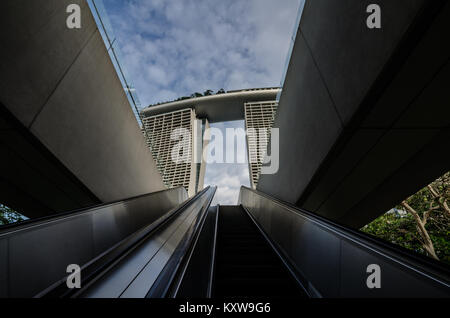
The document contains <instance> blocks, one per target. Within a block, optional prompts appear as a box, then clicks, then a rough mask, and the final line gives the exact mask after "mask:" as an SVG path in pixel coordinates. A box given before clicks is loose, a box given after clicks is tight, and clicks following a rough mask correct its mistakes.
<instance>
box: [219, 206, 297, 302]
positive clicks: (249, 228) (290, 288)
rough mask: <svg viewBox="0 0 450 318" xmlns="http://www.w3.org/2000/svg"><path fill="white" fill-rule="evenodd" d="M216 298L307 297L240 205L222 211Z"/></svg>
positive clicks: (227, 207)
mask: <svg viewBox="0 0 450 318" xmlns="http://www.w3.org/2000/svg"><path fill="white" fill-rule="evenodd" d="M217 233H218V236H217V248H216V253H217V254H216V271H215V288H214V296H215V297H236V296H237V297H266V296H267V297H305V296H306V295H305V294H304V292H303V291H302V289H301V288H300V286H299V285H298V284H297V282H296V281H295V280H294V278H293V277H292V276H291V274H290V273H289V272H288V270H287V269H286V267H285V266H284V264H283V262H282V261H281V260H280V259H279V257H278V255H277V254H276V253H275V252H274V251H273V249H272V247H271V246H270V245H269V244H268V242H267V241H266V240H265V238H264V237H263V236H262V234H261V233H260V232H259V230H258V228H257V227H256V226H255V225H254V224H253V222H252V220H251V219H250V217H249V216H248V215H247V214H246V212H245V211H244V210H243V209H242V207H240V206H221V207H220V208H219V224H218V232H217Z"/></svg>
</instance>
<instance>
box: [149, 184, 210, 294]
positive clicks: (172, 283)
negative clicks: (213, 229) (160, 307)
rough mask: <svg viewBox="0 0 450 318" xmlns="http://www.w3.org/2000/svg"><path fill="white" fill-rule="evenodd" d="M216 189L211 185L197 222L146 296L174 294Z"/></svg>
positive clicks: (191, 227)
mask: <svg viewBox="0 0 450 318" xmlns="http://www.w3.org/2000/svg"><path fill="white" fill-rule="evenodd" d="M216 189H217V188H216V187H212V193H211V195H210V197H209V199H208V201H207V202H206V203H205V204H204V205H203V206H202V211H201V212H200V218H199V219H198V222H193V224H192V225H191V226H190V230H192V232H191V233H190V234H189V230H188V232H187V234H186V235H185V236H184V237H183V239H182V241H181V242H180V244H178V247H177V249H176V251H175V252H174V253H173V255H172V256H171V259H170V260H169V261H168V262H167V264H166V266H164V269H163V270H162V272H161V273H160V274H159V276H158V278H157V280H156V281H155V283H154V284H153V286H152V288H151V289H150V290H149V292H148V293H147V295H146V297H147V298H164V297H170V298H172V297H175V296H176V293H177V291H178V288H179V286H180V284H181V281H182V279H183V276H184V274H185V271H186V268H187V267H188V265H189V261H190V259H191V256H192V253H193V251H194V250H195V246H196V244H197V242H198V238H199V236H200V233H201V231H202V228H203V225H204V223H205V220H206V216H207V214H208V213H207V212H208V209H209V207H210V205H211V202H212V200H213V198H214V194H215V192H216Z"/></svg>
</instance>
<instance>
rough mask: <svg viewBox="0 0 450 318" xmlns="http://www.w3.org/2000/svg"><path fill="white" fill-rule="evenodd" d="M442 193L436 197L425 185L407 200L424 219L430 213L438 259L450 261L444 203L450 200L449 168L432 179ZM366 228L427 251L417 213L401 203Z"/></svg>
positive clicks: (449, 218)
mask: <svg viewBox="0 0 450 318" xmlns="http://www.w3.org/2000/svg"><path fill="white" fill-rule="evenodd" d="M431 186H432V187H433V189H434V190H435V191H436V192H438V193H439V198H435V197H434V196H433V195H432V193H431V191H430V189H429V188H427V187H425V188H423V189H421V190H420V191H418V192H417V193H416V194H414V195H412V196H411V197H409V198H408V199H407V200H406V202H407V203H408V204H409V205H410V206H411V207H412V208H413V209H414V210H415V211H416V212H417V214H419V216H420V217H421V218H422V219H423V217H424V214H425V213H428V216H427V223H426V230H427V232H428V234H429V236H430V238H431V241H432V242H433V245H434V249H435V251H436V254H437V256H438V257H439V259H440V260H441V261H442V262H444V263H447V264H450V216H449V215H448V213H446V212H445V210H444V208H443V203H444V202H445V201H447V202H450V172H449V173H446V174H445V175H443V176H442V177H441V178H439V179H437V180H436V181H434V182H432V183H431ZM361 230H362V231H363V232H365V233H368V234H371V235H373V236H376V237H379V238H381V239H383V240H386V241H388V242H391V243H393V244H397V245H400V246H402V247H405V248H407V249H409V250H412V251H415V252H417V253H420V254H424V255H426V252H425V250H424V249H423V247H422V243H421V237H420V235H419V232H418V230H417V223H416V220H415V219H414V217H413V216H412V215H411V214H410V213H407V212H405V208H404V207H403V206H401V205H398V206H396V207H395V208H394V209H393V210H391V211H389V212H388V213H386V214H384V215H382V216H380V217H378V218H377V219H376V220H374V221H373V222H371V223H369V224H368V225H366V226H364V227H363V228H362V229H361Z"/></svg>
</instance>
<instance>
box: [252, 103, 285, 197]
mask: <svg viewBox="0 0 450 318" xmlns="http://www.w3.org/2000/svg"><path fill="white" fill-rule="evenodd" d="M277 107H278V102H277V101H267V102H254V103H245V104H244V111H245V129H246V131H247V154H248V170H249V174H250V185H251V187H252V188H253V189H256V186H257V185H258V179H259V175H260V174H261V166H262V162H263V160H264V157H265V155H266V151H267V145H268V142H269V139H270V132H271V128H272V127H273V122H274V120H275V114H276V112H277Z"/></svg>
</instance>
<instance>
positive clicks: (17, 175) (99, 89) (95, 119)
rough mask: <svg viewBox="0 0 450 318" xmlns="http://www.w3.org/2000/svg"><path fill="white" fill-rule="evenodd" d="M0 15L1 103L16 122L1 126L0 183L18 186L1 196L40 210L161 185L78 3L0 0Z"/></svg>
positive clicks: (34, 212)
mask: <svg viewBox="0 0 450 318" xmlns="http://www.w3.org/2000/svg"><path fill="white" fill-rule="evenodd" d="M72 3H76V4H79V5H80V7H81V13H82V14H81V16H82V28H81V29H68V28H67V26H66V19H67V16H68V14H67V13H66V7H67V6H68V5H69V4H72ZM0 15H1V19H0V30H1V31H0V43H2V50H1V51H0V101H1V104H2V107H3V108H4V109H5V112H6V113H12V114H13V115H14V117H15V118H16V119H18V121H19V122H20V123H21V125H22V126H23V127H19V126H18V125H17V123H15V125H14V127H8V126H7V125H9V122H8V120H5V121H4V122H3V123H2V124H1V125H0V135H1V137H0V141H2V142H4V143H5V144H8V145H9V147H10V148H14V149H13V150H10V148H6V147H5V148H4V149H2V151H6V152H8V155H7V156H6V157H9V159H3V162H2V171H3V173H2V175H1V178H0V179H6V180H5V182H3V183H2V182H0V184H4V186H2V188H10V189H11V188H13V187H15V188H16V189H17V191H13V192H14V193H12V194H11V196H14V194H17V197H16V198H12V197H11V196H9V195H1V196H0V200H1V202H2V203H4V204H8V201H11V202H12V204H11V205H12V206H14V207H17V208H18V209H19V211H20V212H23V213H24V214H25V215H27V214H29V215H30V216H39V215H46V214H49V213H53V212H55V211H61V210H67V209H73V208H77V207H82V206H87V205H89V204H93V203H98V202H110V201H115V200H119V199H124V198H127V197H132V196H136V195H140V194H145V193H150V192H155V191H159V190H162V189H164V188H165V187H164V185H163V183H162V178H161V176H160V175H159V172H158V170H157V169H156V165H155V163H154V161H153V158H152V156H151V153H150V151H149V149H148V148H147V146H146V144H145V140H144V138H143V136H142V133H141V131H140V129H139V126H138V124H137V122H136V119H135V117H134V115H133V112H132V109H131V107H130V105H129V103H128V101H127V98H126V95H125V93H124V90H123V88H122V85H121V82H120V80H119V78H118V76H117V74H116V71H115V69H114V66H113V64H112V62H111V60H110V57H109V55H108V52H107V50H106V47H105V45H104V43H103V40H102V38H101V36H100V33H99V30H98V29H97V26H96V23H95V21H94V18H93V16H92V14H91V12H90V10H89V7H88V5H87V2H86V1H83V0H63V1H61V0H39V1H26V0H5V1H1V3H0ZM2 117H3V118H5V116H2ZM6 117H8V116H6ZM5 123H6V126H5ZM27 134H28V136H27ZM17 135H20V137H18V139H20V140H21V142H22V144H23V147H19V145H18V144H13V143H12V142H11V138H14V136H17ZM30 139H33V140H34V141H33V142H30ZM36 142H37V143H40V144H41V145H36ZM41 146H42V147H41ZM8 149H9V150H8ZM45 152H47V153H46V154H45V155H43V153H45ZM49 157H52V159H49ZM19 159H20V160H19ZM55 161H56V163H57V164H55ZM38 162H39V164H38ZM58 164H59V165H58ZM6 167H7V168H6ZM4 170H8V171H4ZM11 183H12V185H11ZM8 197H11V200H9V198H8ZM27 201H28V203H27ZM29 203H31V204H29ZM33 206H35V208H33Z"/></svg>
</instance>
